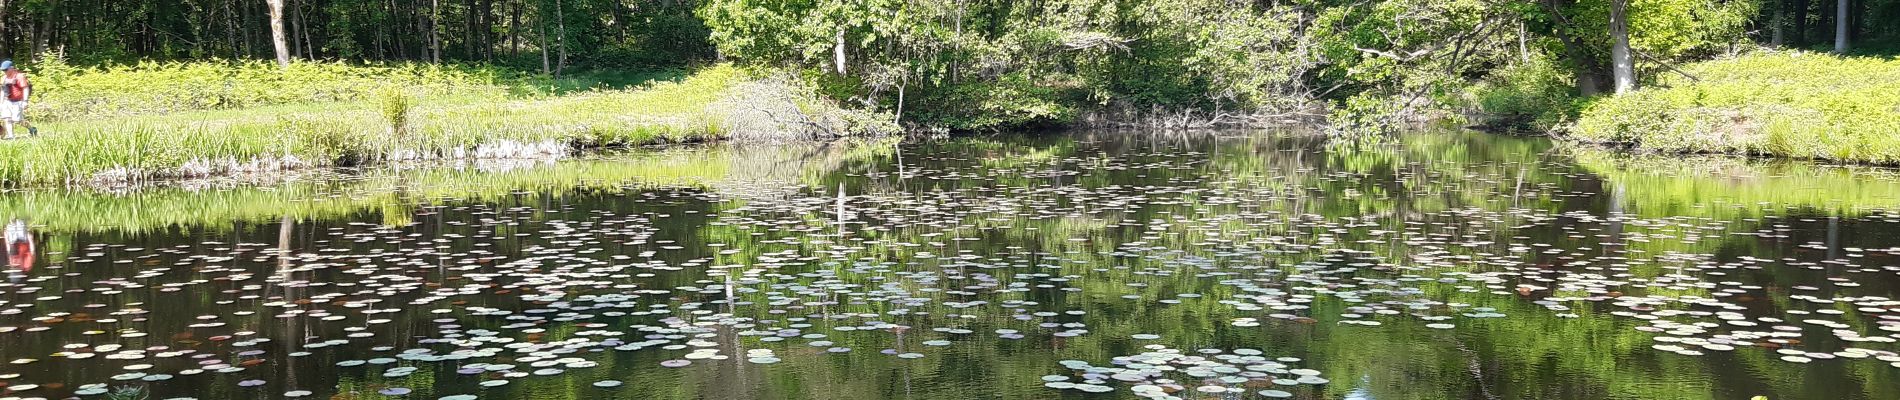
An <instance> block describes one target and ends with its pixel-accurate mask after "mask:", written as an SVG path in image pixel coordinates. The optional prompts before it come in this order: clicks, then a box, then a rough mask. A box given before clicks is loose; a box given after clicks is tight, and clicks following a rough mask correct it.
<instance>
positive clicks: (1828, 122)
mask: <svg viewBox="0 0 1900 400" xmlns="http://www.w3.org/2000/svg"><path fill="white" fill-rule="evenodd" d="M1685 69H1686V70H1687V71H1688V72H1689V73H1691V74H1694V75H1695V76H1697V77H1699V78H1700V80H1699V81H1689V80H1688V79H1687V78H1683V77H1673V78H1670V79H1667V80H1665V81H1664V83H1663V85H1662V86H1661V87H1656V88H1651V89H1644V90H1640V91H1637V92H1635V93H1631V94H1628V95H1624V96H1618V97H1612V98H1606V99H1602V100H1599V101H1596V102H1594V103H1592V104H1590V105H1589V106H1588V107H1587V108H1585V109H1584V111H1583V114H1582V116H1581V117H1580V119H1579V120H1578V123H1577V127H1576V129H1575V130H1574V132H1573V133H1574V134H1575V135H1576V136H1577V137H1579V138H1582V139H1584V140H1590V141H1598V142H1614V143H1625V144H1630V145H1634V146H1637V147H1640V148H1645V149H1651V150H1656V151H1667V152H1734V153H1750V154H1763V155H1776V156H1787V157H1798V158H1814V159H1828V160H1839V161H1849V162H1871V163H1889V164H1890V163H1900V61H1896V60H1892V59H1882V58H1871V57H1836V56H1829V55H1818V54H1808V53H1798V52H1797V53H1786V54H1760V55H1750V56H1743V57H1737V58H1733V59H1725V60H1717V61H1709V62H1703V63H1697V64H1694V65H1690V66H1687V67H1686V68H1685Z"/></svg>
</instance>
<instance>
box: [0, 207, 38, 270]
mask: <svg viewBox="0 0 1900 400" xmlns="http://www.w3.org/2000/svg"><path fill="white" fill-rule="evenodd" d="M37 246H38V245H36V244H34V243H33V233H32V232H31V231H30V230H28V228H27V225H26V221H23V220H17V219H16V220H13V221H12V222H9V223H7V228H6V249H5V254H6V258H7V280H9V281H13V282H15V283H18V282H20V280H22V279H25V278H26V276H27V275H28V274H30V273H32V272H33V259H34V255H35V254H37V253H38V252H37V251H36V250H38V248H37Z"/></svg>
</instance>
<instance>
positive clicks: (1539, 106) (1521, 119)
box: [1471, 57, 1577, 132]
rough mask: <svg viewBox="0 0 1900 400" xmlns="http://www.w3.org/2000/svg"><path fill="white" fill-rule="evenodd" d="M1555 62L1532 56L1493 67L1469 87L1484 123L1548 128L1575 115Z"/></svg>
mask: <svg viewBox="0 0 1900 400" xmlns="http://www.w3.org/2000/svg"><path fill="white" fill-rule="evenodd" d="M1571 86H1572V84H1571V82H1570V81H1569V78H1568V77H1567V76H1566V74H1565V73H1564V72H1563V71H1562V70H1560V69H1559V68H1558V67H1557V65H1555V64H1554V63H1552V62H1551V61H1550V60H1548V59H1546V58H1544V57H1537V58H1532V59H1531V60H1530V61H1525V62H1520V63H1517V64H1513V65H1510V66H1507V67H1504V68H1500V69H1498V70H1496V71H1493V72H1492V73H1491V75H1490V76H1489V77H1486V79H1485V80H1484V81H1483V82H1481V83H1479V84H1478V85H1476V86H1474V87H1473V88H1472V89H1471V93H1472V94H1473V96H1472V97H1475V103H1476V104H1475V105H1476V106H1477V108H1478V111H1479V112H1480V113H1482V118H1483V120H1484V124H1485V125H1489V126H1492V127H1497V128H1502V129H1510V130H1529V131H1534V132H1548V131H1550V130H1552V129H1554V128H1556V127H1557V126H1558V125H1560V124H1562V123H1564V122H1566V121H1571V120H1574V119H1575V118H1576V115H1577V105H1576V94H1575V93H1574V92H1573V90H1572V89H1571Z"/></svg>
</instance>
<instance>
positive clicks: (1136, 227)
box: [0, 154, 1900, 400]
mask: <svg viewBox="0 0 1900 400" xmlns="http://www.w3.org/2000/svg"><path fill="white" fill-rule="evenodd" d="M1188 156H1191V155H1189V154H1131V155H1126V156H1124V158H1123V159H1110V160H1107V161H1102V160H1078V159H1056V160H1049V161H1047V162H1045V163H1041V164H1032V165H1029V166H1026V167H1016V168H991V167H985V166H983V165H981V164H978V163H965V164H961V165H964V166H962V167H955V166H951V167H941V168H939V169H915V168H913V169H908V170H900V171H872V172H867V173H863V174H861V178H862V179H866V180H872V181H873V182H887V184H886V185H885V188H884V189H881V190H880V189H877V188H876V185H873V184H869V183H866V184H859V185H856V186H855V187H847V188H846V191H845V192H838V191H834V190H832V189H831V188H805V189H802V190H793V191H787V190H785V189H784V187H785V185H786V184H785V183H774V184H756V185H753V186H745V185H736V186H735V185H725V186H719V187H720V188H721V189H720V190H718V191H706V190H704V189H700V188H667V189H662V190H653V189H650V188H644V187H636V186H629V187H627V188H625V190H624V191H622V192H618V193H613V194H607V195H604V196H608V197H611V198H614V199H616V201H615V202H609V203H607V204H608V205H607V206H604V207H596V208H587V207H579V206H575V205H570V204H557V203H553V202H548V203H543V204H532V205H521V204H457V205H426V206H423V207H420V208H419V209H418V210H419V212H418V213H417V215H415V216H414V217H415V218H414V219H415V222H410V223H405V224H398V225H396V226H385V225H382V224H379V223H374V222H362V221H358V222H351V223H347V224H323V225H317V226H315V227H305V228H304V229H306V230H305V231H303V234H299V235H286V236H283V237H289V238H302V239H292V240H291V241H289V242H278V241H277V240H279V239H278V236H275V235H274V234H273V235H272V236H270V237H267V238H266V237H257V238H248V239H249V240H251V241H252V242H246V241H244V240H237V241H235V242H226V241H221V240H197V241H194V242H191V243H187V244H181V245H176V246H166V247H149V248H148V247H143V246H142V245H126V244H119V243H85V244H79V245H76V246H75V250H74V252H73V253H72V254H57V255H55V256H57V257H62V258H63V259H64V262H63V263H61V264H58V265H49V271H51V272H48V273H45V274H41V275H36V276H34V277H32V278H30V279H29V280H27V281H26V282H23V283H19V284H8V285H6V286H0V291H3V292H0V294H3V295H4V297H0V306H3V307H0V316H8V317H9V318H11V319H7V320H4V321H5V322H4V324H5V325H3V326H0V334H4V335H10V336H11V337H9V338H8V340H12V339H21V340H27V339H30V340H38V341H44V342H47V343H53V342H65V343H63V344H61V345H60V347H59V348H58V349H57V350H55V351H45V349H44V348H39V347H29V346H11V345H9V346H4V347H0V356H4V357H6V358H7V360H9V361H10V365H9V367H11V368H16V369H24V368H75V367H77V368H86V369H88V372H89V373H90V375H85V374H82V375H81V376H92V377H94V379H95V380H97V381H96V382H88V383H85V384H80V385H76V386H73V389H71V392H70V394H72V395H76V396H101V395H105V394H107V392H108V390H109V389H110V387H113V386H114V385H119V384H124V383H133V382H137V383H145V384H151V385H160V384H163V383H165V382H167V381H171V380H173V379H175V378H178V377H185V376H193V375H200V374H226V375H230V376H233V377H238V378H240V379H235V380H234V382H236V383H235V384H236V385H238V386H240V387H244V388H257V389H258V390H259V391H260V392H259V393H262V392H261V391H262V390H263V389H265V388H270V389H273V390H272V394H274V395H281V396H282V397H305V396H312V395H317V393H313V391H318V390H331V389H332V388H331V387H327V386H320V385H314V384H307V383H305V384H303V386H293V385H294V384H293V383H291V382H284V381H281V379H279V378H277V377H274V376H272V375H269V374H267V373H263V372H262V371H258V370H256V369H254V368H257V366H258V365H260V364H264V363H286V362H290V361H292V360H296V359H306V358H310V359H315V358H322V359H326V360H328V359H339V360H340V361H335V362H330V363H325V365H323V367H324V368H335V369H337V370H339V371H342V373H348V374H357V375H361V376H367V377H370V378H372V379H382V380H389V381H394V380H397V379H400V378H404V377H407V376H409V375H411V374H428V373H433V372H431V371H437V370H440V371H452V372H453V374H452V375H449V376H446V377H438V378H441V379H464V380H467V381H469V382H474V385H473V386H475V387H478V388H482V390H489V388H495V389H493V390H501V388H503V387H504V386H507V385H509V383H510V382H513V381H517V380H525V379H537V377H550V376H558V375H564V374H568V373H570V372H574V371H586V370H590V369H594V368H597V367H600V366H601V365H602V364H603V362H604V359H605V358H606V357H608V356H607V355H608V354H615V353H643V354H653V355H654V357H653V360H656V361H651V362H650V364H643V365H642V367H660V368H653V370H665V369H667V368H682V369H688V368H696V367H705V366H707V365H723V364H726V363H738V362H744V363H748V364H756V365H760V366H763V367H765V368H773V367H782V368H796V367H797V365H796V364H798V362H799V361H802V359H799V358H794V357H801V356H802V357H890V358H893V359H897V360H917V359H926V358H929V357H932V356H933V355H935V354H941V352H943V351H945V349H946V348H949V347H954V346H959V345H967V344H969V343H973V342H979V341H991V340H1002V341H1017V342H1027V343H1032V345H1025V346H1024V347H1025V348H1028V349H1035V350H1041V351H1054V349H1053V348H1052V347H1053V346H1050V345H1045V344H1044V343H1053V342H1056V341H1061V340H1070V339H1074V338H1082V337H1089V336H1090V335H1097V336H1105V335H1099V333H1101V332H1103V331H1105V330H1104V328H1103V327H1104V326H1112V325H1114V323H1115V322H1117V321H1113V320H1111V319H1110V318H1111V317H1102V316H1101V315H1102V314H1105V313H1103V312H1101V311H1100V310H1099V309H1097V308H1093V307H1091V306H1089V305H1087V303H1084V302H1063V301H1056V300H1050V299H1054V298H1058V297H1059V296H1067V295H1075V296H1089V295H1094V293H1088V291H1089V290H1093V288H1101V287H1112V288H1115V290H1116V291H1115V292H1113V294H1112V295H1104V296H1101V298H1098V299H1094V300H1092V301H1096V302H1101V303H1102V304H1111V305H1116V306H1123V305H1126V306H1129V307H1135V306H1139V307H1156V308H1164V307H1173V306H1179V305H1183V304H1218V305H1219V306H1220V307H1225V308H1227V309H1229V310H1231V311H1233V312H1234V314H1235V315H1242V316H1240V317H1235V318H1231V319H1228V320H1225V321H1220V322H1223V323H1224V324H1225V325H1224V328H1227V329H1234V330H1249V329H1251V330H1263V329H1273V328H1275V327H1286V326H1298V325H1303V324H1317V323H1321V322H1322V321H1325V322H1326V323H1328V324H1331V325H1334V326H1337V327H1338V328H1337V329H1398V328H1399V327H1403V326H1419V327H1424V328H1428V329H1437V330H1453V329H1460V327H1461V326H1467V325H1470V324H1482V323H1485V322H1486V321H1488V320H1496V319H1501V318H1510V315H1507V314H1506V313H1504V312H1502V311H1500V309H1499V308H1498V307H1494V306H1487V305H1482V304H1470V303H1467V302H1460V301H1456V300H1454V299H1452V298H1451V297H1452V296H1451V294H1460V295H1462V294H1479V295H1484V296H1487V298H1491V299H1496V300H1497V301H1504V302H1523V303H1525V304H1531V305H1534V306H1536V307H1537V308H1541V310H1537V312H1545V311H1548V312H1549V313H1551V314H1553V315H1557V316H1560V317H1567V318H1622V319H1628V320H1637V321H1642V322H1643V324H1642V325H1641V326H1640V327H1638V328H1636V329H1640V330H1643V331H1644V332H1649V333H1653V334H1654V335H1653V337H1654V339H1655V341H1656V344H1655V345H1654V346H1653V350H1655V351H1658V352H1666V353H1670V354H1678V355H1684V356H1703V355H1706V354H1708V353H1709V352H1728V351H1772V352H1776V353H1777V354H1778V355H1779V358H1780V359H1781V360H1784V361H1787V362H1793V363H1807V362H1815V361H1818V360H1827V359H1835V358H1842V359H1859V358H1868V359H1877V360H1880V361H1883V362H1888V363H1891V364H1892V365H1893V366H1894V367H1900V354H1897V353H1895V352H1894V347H1893V345H1892V343H1893V342H1894V341H1895V340H1896V338H1900V314H1896V313H1894V312H1893V310H1897V309H1900V301H1896V300H1894V299H1890V298H1888V297H1884V296H1885V295H1886V294H1884V293H1879V292H1875V291H1872V290H1862V289H1861V288H1860V287H1859V285H1858V284H1857V283H1856V281H1857V280H1858V279H1859V278H1868V277H1882V278H1890V277H1891V275H1892V274H1893V269H1892V267H1884V266H1871V265H1865V264H1863V263H1862V262H1860V261H1857V259H1864V257H1863V256H1867V255H1872V254H1884V253H1893V252H1895V251H1894V250H1871V249H1858V248H1845V249H1839V250H1840V251H1841V252H1842V254H1843V255H1842V256H1839V257H1832V258H1829V259H1827V260H1824V261H1820V262H1807V261H1800V260H1793V259H1783V260H1771V259H1753V258H1741V259H1736V260H1724V259H1720V258H1717V257H1715V256H1714V255H1712V254H1707V253H1697V252H1678V251H1658V252H1653V253H1651V252H1644V251H1637V250H1635V249H1632V248H1631V247H1632V245H1634V244H1638V243H1643V242H1647V241H1668V240H1675V241H1688V239H1686V238H1691V237H1708V236H1721V235H1748V236H1762V237H1772V236H1777V235H1781V236H1785V225H1782V224H1778V223H1774V222H1772V221H1773V220H1775V218H1768V219H1767V220H1768V221H1769V222H1764V223H1762V224H1759V225H1755V226H1757V227H1758V228H1757V229H1754V230H1743V229H1739V228H1737V226H1739V225H1738V224H1729V223H1725V222H1723V221H1714V220H1708V219H1698V218H1688V217H1664V218H1646V217H1642V216H1638V215H1633V214H1626V213H1622V212H1610V213H1607V214H1606V213H1587V212H1577V211H1569V212H1555V211H1551V210H1547V209H1536V208H1518V207H1494V208H1476V207H1471V208H1447V209H1438V210H1407V211H1405V212H1403V213H1390V214H1381V215H1364V216H1354V217H1346V218H1339V217H1334V218H1328V217H1322V216H1319V215H1315V214H1310V213H1306V212H1300V211H1298V210H1292V209H1289V208H1287V207H1275V205H1284V204H1285V203H1286V202H1287V201H1289V199H1300V198H1304V197H1302V196H1309V195H1311V194H1306V193H1304V192H1302V191H1300V190H1298V188H1297V187H1293V188H1289V187H1287V186H1285V185H1284V184H1285V183H1286V182H1280V181H1278V179H1279V178H1278V177H1271V178H1260V177H1233V176H1219V175H1216V176H1210V177H1206V178H1197V179H1186V178H1173V179H1157V180H1151V181H1146V183H1143V184H1139V185H1121V184H1074V183H1073V182H1075V179H1079V178H1089V177H1093V176H1098V175H1099V174H1111V173H1125V172H1128V171H1162V170H1176V169H1192V168H1196V167H1197V166H1198V165H1199V163H1198V162H1196V161H1195V160H1193V159H1192V158H1191V157H1188ZM1157 157H1159V159H1157ZM1085 162H1086V163H1103V162H1105V163H1108V165H1107V167H1101V166H1100V165H1098V164H1086V163H1085ZM1085 165H1094V167H1085ZM1350 178H1351V177H1349V176H1348V177H1344V178H1342V179H1350ZM1003 179H1013V181H1009V182H1017V183H1003V182H1001V180H1003ZM898 181H901V182H902V183H888V182H898ZM1021 182H1028V183H1021ZM1062 182H1069V183H1062ZM905 185H919V186H920V187H929V188H931V189H928V190H902V188H904V187H906V186H905ZM748 188H756V190H757V191H758V193H744V192H743V191H746V190H749V189H748ZM1535 189H1538V190H1543V191H1546V192H1554V191H1555V189H1553V188H1535ZM1421 190H1422V189H1421ZM1416 194H1418V195H1428V194H1429V193H1416ZM735 198H743V199H747V200H746V201H732V199H735ZM636 204H637V205H638V206H637V207H636V206H634V205H636ZM1870 218H1878V217H1870ZM692 221H698V222H692ZM682 226H686V227H693V228H701V227H712V228H717V229H725V230H729V231H727V232H728V233H731V234H729V235H717V236H715V235H705V234H701V233H698V232H684V233H682V232H672V231H669V229H671V228H678V227H682ZM1526 232H1543V233H1546V234H1549V235H1553V236H1558V237H1564V238H1567V239H1565V240H1555V241H1552V243H1541V242H1535V241H1532V240H1530V239H1529V236H1526V234H1525V233H1526ZM101 240H106V239H101ZM194 240H195V239H194ZM1822 247H1823V249H1822V250H1824V251H1825V250H1829V249H1835V248H1838V247H1840V246H1828V245H1823V246H1822ZM1765 268H1789V269H1802V270H1804V271H1805V270H1814V271H1819V272H1818V273H1821V274H1826V275H1827V276H1826V278H1824V279H1821V280H1820V282H1824V283H1816V284H1815V285H1814V286H1808V285H1802V286H1792V287H1786V288H1781V287H1770V286H1769V285H1764V284H1762V283H1760V282H1758V280H1757V279H1756V278H1751V277H1747V276H1743V275H1744V274H1745V273H1746V272H1747V271H1758V270H1761V269H1765ZM64 271H86V272H82V273H75V274H78V275H84V276H85V277H86V278H88V279H89V280H88V281H86V282H84V284H85V285H84V286H79V285H74V286H65V287H83V288H82V289H71V290H63V289H62V286H61V284H68V283H77V282H74V281H76V280H77V279H76V278H73V277H72V276H69V275H67V274H65V273H64ZM94 275H109V276H108V277H105V278H102V279H90V278H95V276H94ZM1104 281H1112V282H1110V283H1113V285H1095V286H1091V285H1087V284H1085V283H1100V282H1104ZM165 296H202V297H206V298H210V299H212V300H210V301H209V302H208V303H207V304H208V306H209V307H211V308H209V309H202V310H189V313H191V314H197V315H191V316H185V315H181V314H177V313H173V312H166V313H155V312H154V311H155V310H154V309H156V308H159V307H164V306H162V305H160V304H161V302H164V301H167V300H166V299H167V297H165ZM1763 299H1774V300H1777V301H1781V302H1783V304H1786V305H1774V304H1768V305H1764V304H1762V302H1763ZM1322 302H1337V303H1340V304H1344V306H1343V307H1340V308H1339V309H1340V310H1341V311H1339V312H1328V313H1321V312H1317V311H1315V309H1316V308H1315V307H1314V304H1316V303H1322ZM1514 312H1515V311H1514ZM161 315H162V316H161ZM279 325H282V326H283V327H279ZM1395 326H1398V327H1395ZM1810 335H1827V336H1831V337H1833V338H1837V339H1840V341H1841V342H1842V343H1848V344H1847V345H1836V344H1832V343H1822V342H1820V341H1803V340H1801V338H1803V337H1804V336H1810ZM1106 336H1114V338H1112V339H1104V340H1116V341H1120V340H1127V341H1131V342H1133V343H1136V344H1139V345H1142V346H1144V347H1143V348H1144V349H1146V350H1147V352H1143V353H1140V354H1135V355H1128V356H1121V357H1114V358H1113V359H1111V360H1109V361H1108V364H1107V365H1095V364H1091V363H1090V362H1088V361H1080V360H1070V361H1064V362H1062V363H1060V365H1050V366H1049V368H1050V370H1051V372H1052V373H1056V372H1059V371H1060V370H1059V369H1058V368H1063V367H1066V368H1067V369H1068V370H1069V371H1068V373H1057V374H1052V375H1049V376H1046V377H1044V378H1043V381H1044V382H1045V383H1044V386H1046V387H1049V388H1053V389H1060V390H1075V391H1081V392H1088V393H1107V392H1116V391H1125V392H1127V393H1128V394H1130V395H1133V396H1139V397H1145V398H1156V399H1169V398H1183V397H1191V396H1201V395H1206V396H1223V397H1243V396H1245V397H1251V396H1260V397H1266V398H1283V397H1293V396H1296V395H1315V394H1317V393H1322V392H1323V391H1324V387H1325V385H1326V384H1327V383H1328V380H1327V379H1326V378H1323V377H1321V376H1320V375H1321V374H1320V372H1319V371H1318V370H1316V369H1308V368H1301V367H1299V366H1298V365H1299V364H1301V363H1303V362H1309V361H1308V360H1302V359H1299V358H1296V357H1285V356H1281V357H1274V356H1268V355H1267V354H1265V351H1263V350H1259V349H1246V348H1240V349H1231V350H1227V349H1215V348H1206V349H1198V350H1192V351H1183V350H1176V349H1175V348H1174V347H1185V346H1186V344H1185V343H1178V342H1176V341H1177V340H1179V338H1174V337H1169V336H1168V335H1164V334H1159V333H1145V332H1144V333H1129V334H1125V336H1124V335H1119V334H1115V335H1106ZM854 345H855V346H860V347H862V348H863V350H862V351H854V349H853V347H852V346H854ZM269 346H280V347H278V348H268V349H267V348H266V347H269ZM865 346H875V347H865ZM1752 347H1762V348H1766V349H1754V348H1752ZM873 350H875V351H873ZM794 354H798V355H799V356H794ZM42 358H44V360H43V359H42ZM88 359H92V360H88ZM80 360H86V361H80ZM154 360H159V361H154ZM43 361H44V362H47V364H53V365H52V366H46V365H43V364H40V363H41V362H43ZM174 361H175V362H174ZM788 361H789V362H788ZM1326 361H1327V360H1311V361H1310V362H1311V363H1316V364H1319V365H1324V363H1325V362H1326ZM773 364H786V365H778V366H771V365H773ZM160 365H163V367H161V366H160ZM432 365H442V366H445V368H440V369H433V368H427V367H428V366H432ZM102 371H110V372H109V373H108V372H102ZM0 372H4V373H0V381H6V383H9V385H7V386H6V390H7V391H8V392H7V393H9V395H12V394H13V393H28V394H32V393H36V392H34V390H35V389H39V390H40V391H39V392H37V393H40V394H42V395H47V396H57V395H62V394H64V393H58V394H51V393H45V392H47V390H46V389H40V388H39V385H40V384H35V383H18V382H15V381H16V380H18V379H20V378H22V377H24V376H26V375H28V374H29V373H32V372H33V371H31V370H12V371H0ZM43 375H44V374H33V375H32V376H33V377H34V378H35V379H41V378H42V376H43ZM616 378H619V379H617V380H594V381H592V382H593V383H592V386H594V387H596V388H598V389H601V390H613V389H616V388H622V387H623V386H624V385H627V384H629V383H633V382H638V381H639V379H640V377H639V376H638V375H637V374H634V375H629V376H627V377H616ZM276 389H281V390H276ZM418 391H423V392H425V393H430V394H432V395H434V396H436V397H439V398H441V399H456V400H466V399H474V398H476V396H478V395H484V394H483V393H454V394H445V393H437V391H436V390H433V388H421V387H416V388H411V387H403V386H395V385H385V386H381V387H377V388H375V389H374V393H377V394H380V395H384V396H410V395H413V394H414V393H415V392H418Z"/></svg>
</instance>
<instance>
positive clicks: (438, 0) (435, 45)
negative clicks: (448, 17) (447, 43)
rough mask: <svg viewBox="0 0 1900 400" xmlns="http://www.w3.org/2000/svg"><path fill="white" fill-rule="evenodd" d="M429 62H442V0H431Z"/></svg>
mask: <svg viewBox="0 0 1900 400" xmlns="http://www.w3.org/2000/svg"><path fill="white" fill-rule="evenodd" d="M429 62H432V63H437V64H440V63H442V0H429Z"/></svg>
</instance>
